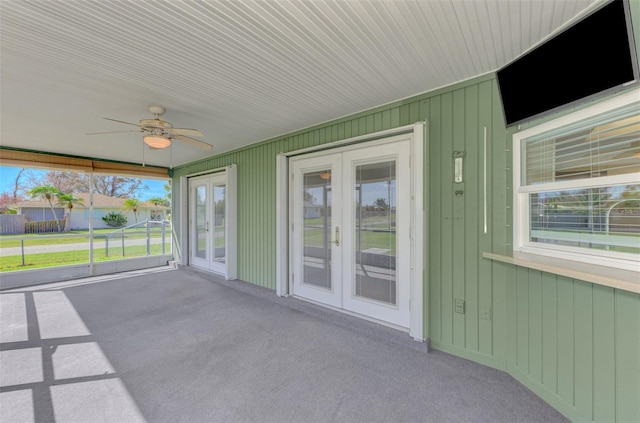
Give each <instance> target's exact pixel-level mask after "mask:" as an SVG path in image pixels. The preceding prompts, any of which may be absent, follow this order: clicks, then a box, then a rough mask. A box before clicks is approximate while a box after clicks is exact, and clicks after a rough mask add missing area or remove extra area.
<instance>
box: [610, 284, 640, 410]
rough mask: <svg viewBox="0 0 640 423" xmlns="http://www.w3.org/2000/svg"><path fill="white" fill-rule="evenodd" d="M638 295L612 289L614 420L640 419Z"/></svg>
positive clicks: (639, 300) (639, 319)
mask: <svg viewBox="0 0 640 423" xmlns="http://www.w3.org/2000/svg"><path fill="white" fill-rule="evenodd" d="M639 304H640V294H634V293H632V292H626V291H620V290H617V291H616V295H615V306H616V311H615V326H616V328H615V346H616V348H615V356H616V420H617V421H619V422H638V421H640V305H639Z"/></svg>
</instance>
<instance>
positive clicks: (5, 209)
mask: <svg viewBox="0 0 640 423" xmlns="http://www.w3.org/2000/svg"><path fill="white" fill-rule="evenodd" d="M13 203H15V201H13V197H12V196H11V194H9V193H8V192H3V193H0V214H11V209H10V208H9V206H11V205H12V204H13Z"/></svg>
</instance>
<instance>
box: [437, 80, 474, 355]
mask: <svg viewBox="0 0 640 423" xmlns="http://www.w3.org/2000/svg"><path fill="white" fill-rule="evenodd" d="M464 104H465V98H464V90H457V91H454V92H453V104H452V107H453V110H452V116H453V117H452V120H451V130H452V141H453V143H452V144H453V148H452V150H453V151H464V150H465V135H466V134H465V129H466V128H465V114H464ZM453 151H452V154H451V155H450V156H449V157H444V158H443V160H446V161H448V162H453ZM443 176H444V177H445V178H447V179H449V180H452V178H453V176H452V175H451V174H449V175H446V176H445V175H443ZM451 189H452V190H453V191H454V193H453V195H452V196H451V198H452V206H453V218H452V223H453V239H452V241H453V243H452V245H451V249H452V253H453V254H454V257H455V259H454V260H453V263H452V267H453V269H452V283H453V298H454V301H455V300H466V301H465V314H460V313H455V314H454V315H453V344H454V345H456V346H458V347H462V348H464V347H465V332H466V327H465V326H466V316H467V313H469V307H470V304H472V303H473V302H474V301H475V298H469V299H466V296H465V271H466V270H467V266H466V263H467V262H466V257H465V251H466V249H465V213H464V211H465V199H466V197H465V194H464V192H465V183H464V182H463V183H460V184H456V183H454V184H452V186H451ZM456 191H458V192H457V193H456ZM458 263H465V266H460V265H458Z"/></svg>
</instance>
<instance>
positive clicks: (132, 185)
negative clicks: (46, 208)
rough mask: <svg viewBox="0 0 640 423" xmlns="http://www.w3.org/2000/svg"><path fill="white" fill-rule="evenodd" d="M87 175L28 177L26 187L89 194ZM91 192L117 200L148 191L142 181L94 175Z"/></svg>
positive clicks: (56, 173)
mask: <svg viewBox="0 0 640 423" xmlns="http://www.w3.org/2000/svg"><path fill="white" fill-rule="evenodd" d="M89 179H90V178H89V175H88V174H85V173H81V172H60V171H49V172H45V173H44V174H41V175H38V176H36V175H34V174H31V175H29V181H28V185H29V186H31V187H37V186H42V185H50V186H52V187H55V188H57V189H58V190H59V191H60V192H89ZM93 186H94V190H93V192H95V193H97V194H102V195H106V196H109V197H117V198H133V197H135V195H136V193H137V192H138V191H139V190H145V189H148V187H147V186H146V185H145V184H144V182H143V180H142V179H138V178H129V177H125V176H117V175H94V176H93Z"/></svg>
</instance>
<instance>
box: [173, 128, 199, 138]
mask: <svg viewBox="0 0 640 423" xmlns="http://www.w3.org/2000/svg"><path fill="white" fill-rule="evenodd" d="M165 132H167V133H169V134H171V135H186V136H189V137H204V134H203V133H202V132H200V131H198V130H197V129H189V128H168V129H165Z"/></svg>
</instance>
